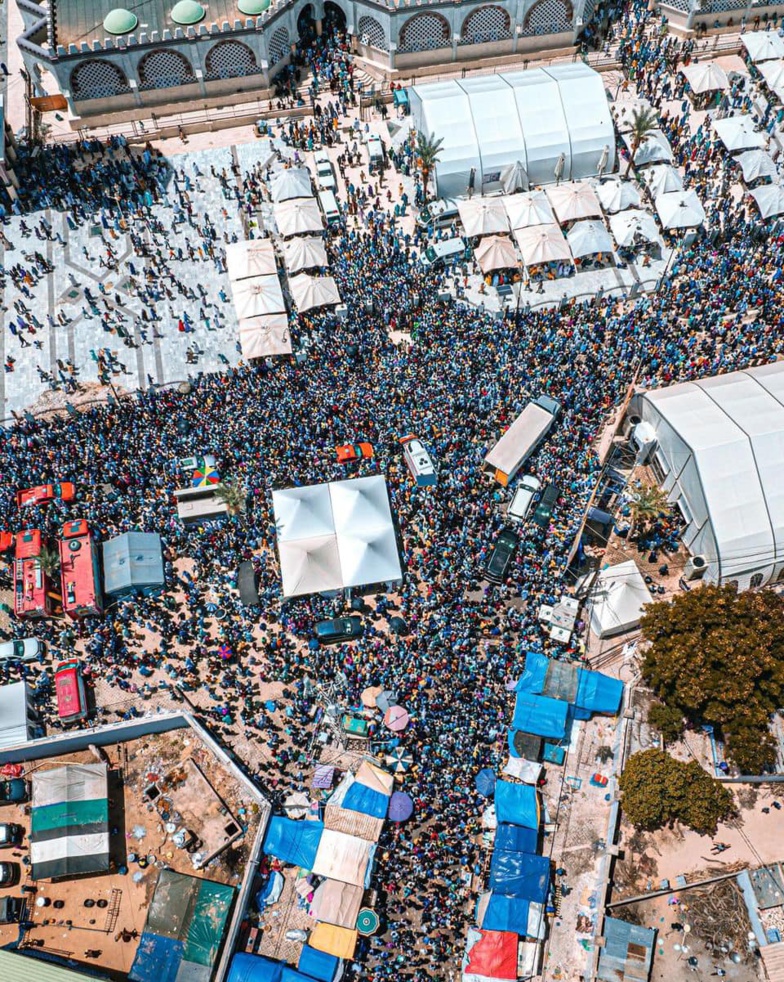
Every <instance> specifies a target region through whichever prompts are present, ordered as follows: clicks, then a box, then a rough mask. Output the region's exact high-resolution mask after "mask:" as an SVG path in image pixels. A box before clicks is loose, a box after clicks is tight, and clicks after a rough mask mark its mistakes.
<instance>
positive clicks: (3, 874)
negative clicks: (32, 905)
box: [0, 863, 21, 887]
mask: <svg viewBox="0 0 784 982" xmlns="http://www.w3.org/2000/svg"><path fill="white" fill-rule="evenodd" d="M20 876H21V867H20V865H19V863H0V887H15V886H16V884H17V883H18V882H19V879H20Z"/></svg>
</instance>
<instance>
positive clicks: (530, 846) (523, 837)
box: [495, 825, 539, 852]
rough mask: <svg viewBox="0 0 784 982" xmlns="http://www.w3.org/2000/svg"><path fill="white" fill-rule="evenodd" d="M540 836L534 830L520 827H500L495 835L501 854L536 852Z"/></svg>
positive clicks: (496, 844)
mask: <svg viewBox="0 0 784 982" xmlns="http://www.w3.org/2000/svg"><path fill="white" fill-rule="evenodd" d="M538 844H539V836H538V834H537V833H536V832H535V831H534V830H533V829H524V828H522V826H520V825H499V826H498V828H497V829H496V833H495V848H496V849H497V850H498V851H499V852H536V851H537V846H538Z"/></svg>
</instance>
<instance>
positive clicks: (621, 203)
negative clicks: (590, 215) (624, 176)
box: [596, 181, 640, 212]
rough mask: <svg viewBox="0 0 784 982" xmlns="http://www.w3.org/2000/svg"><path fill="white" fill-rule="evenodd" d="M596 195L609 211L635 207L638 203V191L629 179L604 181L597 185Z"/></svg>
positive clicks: (603, 206)
mask: <svg viewBox="0 0 784 982" xmlns="http://www.w3.org/2000/svg"><path fill="white" fill-rule="evenodd" d="M596 196H597V197H598V199H599V201H600V202H601V205H602V208H604V210H605V211H609V212H614V211H624V210H625V209H626V208H637V207H638V206H639V204H640V192H639V191H638V190H637V188H636V187H635V186H634V184H632V183H631V182H630V181H605V182H604V183H603V184H600V185H599V186H598V187H597V189H596Z"/></svg>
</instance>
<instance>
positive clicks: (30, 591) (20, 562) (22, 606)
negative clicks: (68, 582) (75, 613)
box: [14, 529, 57, 618]
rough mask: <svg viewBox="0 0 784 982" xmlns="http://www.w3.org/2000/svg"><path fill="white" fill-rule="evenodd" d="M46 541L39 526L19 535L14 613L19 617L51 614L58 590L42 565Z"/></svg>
mask: <svg viewBox="0 0 784 982" xmlns="http://www.w3.org/2000/svg"><path fill="white" fill-rule="evenodd" d="M45 545H46V541H45V539H44V537H43V535H42V534H41V532H40V531H38V529H28V530H26V531H25V532H19V533H18V534H17V536H16V550H15V553H14V613H15V614H16V616H17V617H26V618H39V617H50V616H51V615H52V614H53V613H54V612H55V606H56V600H57V594H56V593H54V592H53V590H52V582H51V580H50V579H49V576H48V575H47V574H46V573H44V571H43V570H42V569H41V562H40V558H39V557H40V555H41V551H42V549H43V548H44V547H45Z"/></svg>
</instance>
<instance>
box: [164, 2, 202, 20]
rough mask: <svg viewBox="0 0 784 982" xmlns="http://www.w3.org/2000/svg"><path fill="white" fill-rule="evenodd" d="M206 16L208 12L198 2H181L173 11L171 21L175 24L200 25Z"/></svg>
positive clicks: (176, 4)
mask: <svg viewBox="0 0 784 982" xmlns="http://www.w3.org/2000/svg"><path fill="white" fill-rule="evenodd" d="M206 14H207V11H206V10H205V9H204V7H202V5H201V4H200V3H196V0H180V2H179V3H175V5H174V7H173V9H172V12H171V19H172V20H173V21H174V23H175V24H183V25H187V24H198V23H199V21H200V20H204V18H205V16H206Z"/></svg>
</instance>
